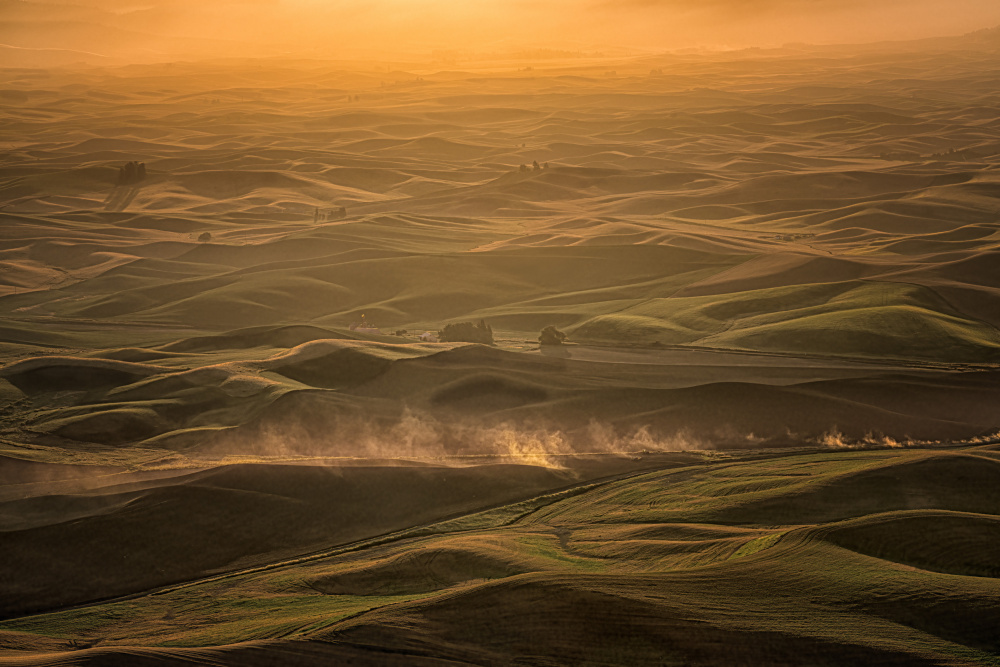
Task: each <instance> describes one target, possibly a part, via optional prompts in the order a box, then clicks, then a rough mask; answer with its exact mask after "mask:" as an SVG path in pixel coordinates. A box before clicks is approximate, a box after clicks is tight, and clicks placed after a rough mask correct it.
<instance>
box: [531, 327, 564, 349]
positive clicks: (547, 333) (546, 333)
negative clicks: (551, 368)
mask: <svg viewBox="0 0 1000 667" xmlns="http://www.w3.org/2000/svg"><path fill="white" fill-rule="evenodd" d="M565 341H566V334H564V333H563V332H562V331H559V329H556V328H555V327H554V326H552V325H549V326H547V327H545V328H544V329H542V335H540V336H539V337H538V344H539V345H562V344H563V343H564V342H565Z"/></svg>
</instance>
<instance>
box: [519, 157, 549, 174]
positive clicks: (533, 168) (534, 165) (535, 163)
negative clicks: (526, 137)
mask: <svg viewBox="0 0 1000 667" xmlns="http://www.w3.org/2000/svg"><path fill="white" fill-rule="evenodd" d="M548 168H549V163H548V162H546V163H545V164H541V165H540V164H538V160H535V161H533V162H532V163H531V167H528V165H526V164H522V165H521V166H520V167H518V168H517V170H518V171H519V172H521V173H522V174H526V173H528V172H529V171H541V170H542V169H548Z"/></svg>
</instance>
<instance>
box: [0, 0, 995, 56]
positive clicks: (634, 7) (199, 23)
mask: <svg viewBox="0 0 1000 667" xmlns="http://www.w3.org/2000/svg"><path fill="white" fill-rule="evenodd" d="M0 20H2V21H3V32H2V34H0V44H2V45H4V46H6V47H15V48H16V49H57V50H69V51H74V52H79V53H76V57H77V58H78V59H82V60H83V61H84V62H88V63H92V64H116V65H118V64H123V63H126V62H169V61H171V60H178V59H180V60H189V59H192V58H195V59H197V58H206V57H231V56H240V57H276V56H283V57H294V58H341V59H342V58H351V59H358V58H370V59H378V60H386V59H389V60H392V59H399V58H412V57H414V56H421V57H426V56H427V55H429V54H436V55H437V58H438V60H444V61H454V60H456V59H464V60H468V59H481V58H482V57H483V56H497V55H500V56H504V55H507V56H510V55H514V56H518V55H521V56H523V55H524V54H525V53H532V52H533V53H535V54H536V56H537V55H539V54H540V53H544V52H545V51H568V52H571V53H578V54H579V53H588V54H594V53H602V54H621V53H628V52H633V53H635V52H644V53H654V52H662V51H664V50H678V49H692V48H694V49H708V50H720V49H721V50H726V49H741V48H747V47H775V46H781V45H783V44H786V43H813V44H841V43H843V44H851V43H853V44H858V43H866V42H877V41H884V40H907V39H919V38H927V37H938V36H942V35H949V34H962V33H965V32H971V31H974V30H977V29H981V28H985V27H992V26H993V25H996V24H997V23H1000V6H998V5H997V4H996V3H995V2H992V1H991V0H954V1H953V2H950V3H943V2H940V0H906V1H902V0H865V1H864V2H861V1H856V0H851V1H846V0H820V1H818V2H817V1H815V0H760V1H757V0H750V1H747V0H713V1H711V2H702V1H695V0H627V1H625V2H617V1H616V2H610V1H607V0H545V1H541V2H524V1H521V0H477V1H476V2H464V3H460V2H452V1H450V0H364V1H362V0H338V1H336V2H330V1H328V0H247V1H243V2H234V1H230V0H213V1H211V2H191V1H187V0H147V1H144V2H122V1H121V0H116V1H114V2H103V1H102V2H96V1H87V0H51V1H49V0H10V1H9V2H5V3H4V4H3V7H0ZM14 55H17V56H21V57H24V56H25V54H14ZM9 57H13V55H12V56H9Z"/></svg>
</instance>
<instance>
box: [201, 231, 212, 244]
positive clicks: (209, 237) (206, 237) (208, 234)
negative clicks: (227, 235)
mask: <svg viewBox="0 0 1000 667" xmlns="http://www.w3.org/2000/svg"><path fill="white" fill-rule="evenodd" d="M198 240H199V241H201V242H202V243H207V242H208V241H211V240H212V232H202V233H201V234H200V235H199V236H198Z"/></svg>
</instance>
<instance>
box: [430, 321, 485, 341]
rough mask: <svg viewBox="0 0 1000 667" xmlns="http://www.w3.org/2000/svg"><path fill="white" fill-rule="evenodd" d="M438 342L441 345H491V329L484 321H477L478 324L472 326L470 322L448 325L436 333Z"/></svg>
mask: <svg viewBox="0 0 1000 667" xmlns="http://www.w3.org/2000/svg"><path fill="white" fill-rule="evenodd" d="M438 340H439V341H441V342H442V343H482V344H483V345H493V327H491V326H490V325H488V324H486V320H479V324H473V323H472V322H458V323H456V324H448V325H445V327H444V329H441V331H439V332H438Z"/></svg>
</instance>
